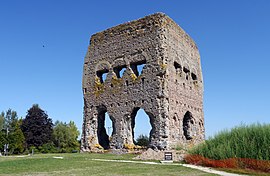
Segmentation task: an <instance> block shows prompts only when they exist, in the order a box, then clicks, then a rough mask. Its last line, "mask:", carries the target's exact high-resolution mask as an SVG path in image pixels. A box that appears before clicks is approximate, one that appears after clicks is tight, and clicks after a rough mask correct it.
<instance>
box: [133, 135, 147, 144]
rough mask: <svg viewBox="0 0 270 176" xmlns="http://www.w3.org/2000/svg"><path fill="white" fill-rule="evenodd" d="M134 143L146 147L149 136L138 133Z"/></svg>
mask: <svg viewBox="0 0 270 176" xmlns="http://www.w3.org/2000/svg"><path fill="white" fill-rule="evenodd" d="M136 145H139V146H143V147H147V146H148V145H149V138H148V136H146V135H143V134H140V135H139V136H138V138H137V139H136Z"/></svg>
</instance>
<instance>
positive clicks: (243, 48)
mask: <svg viewBox="0 0 270 176" xmlns="http://www.w3.org/2000/svg"><path fill="white" fill-rule="evenodd" d="M269 9H270V1H268V0H249V1H247V0H237V1H235V0H226V1H225V0H223V1H221V0H220V1H217V0H205V1H199V0H189V1H180V0H179V1H170V2H169V1H164V0H163V1H162V0H155V1H152V0H136V1H122V0H119V1H117V0H114V1H104V0H100V1H94V0H93V1H89V0H81V1H80V0H78V1H74V0H57V1H55V0H46V1H36V0H24V1H21V0H8V1H1V2H0V24H1V27H0V48H1V50H0V66H1V68H0V81H1V83H0V85H1V86H0V111H6V110H7V109H8V108H12V109H13V110H16V111H17V112H18V114H19V116H23V117H24V116H25V115H26V112H27V110H28V109H29V108H30V107H31V106H32V104H34V103H38V104H39V105H40V106H41V108H43V109H44V110H45V111H47V113H48V115H49V116H50V117H51V118H52V119H53V121H56V120H61V121H66V122H68V121H70V120H73V121H75V123H76V124H77V126H78V127H79V128H80V129H81V126H82V118H83V117H82V116H83V96H82V90H81V83H82V66H83V61H84V56H85V54H86V50H87V46H88V43H89V38H90V36H91V35H92V34H94V33H96V32H99V31H102V30H104V29H106V28H109V27H112V26H115V25H118V24H121V23H123V22H126V21H131V20H134V19H138V18H141V17H143V16H145V15H149V14H152V13H155V12H164V13H166V14H167V15H169V16H170V17H171V18H172V19H173V20H175V21H176V22H177V23H178V24H179V25H180V26H181V27H182V28H183V29H184V30H185V31H186V32H187V33H188V34H189V35H190V36H191V37H192V38H193V39H194V40H195V42H196V43H197V45H198V47H199V51H200V54H201V61H202V69H203V76H204V90H205V91H204V113H205V127H206V136H209V135H213V134H215V133H216V132H218V131H220V130H222V129H225V128H231V127H233V126H235V125H239V124H241V123H246V124H250V123H253V122H261V123H269V122H270V103H269V102H270V93H269V90H270V78H269V76H270V69H269V68H268V67H269V66H270V43H269V42H270V20H269V19H270V10H269ZM138 119H139V118H138ZM142 119H143V117H142ZM138 123H139V122H138ZM141 126H143V123H142V125H141ZM141 131H142V133H148V132H147V128H146V127H142V129H141Z"/></svg>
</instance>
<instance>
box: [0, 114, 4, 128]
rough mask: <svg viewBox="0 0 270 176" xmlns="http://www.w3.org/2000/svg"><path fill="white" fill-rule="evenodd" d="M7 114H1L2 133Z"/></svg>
mask: <svg viewBox="0 0 270 176" xmlns="http://www.w3.org/2000/svg"><path fill="white" fill-rule="evenodd" d="M4 122H5V113H4V112H2V113H1V114H0V132H1V131H2V130H3V129H4Z"/></svg>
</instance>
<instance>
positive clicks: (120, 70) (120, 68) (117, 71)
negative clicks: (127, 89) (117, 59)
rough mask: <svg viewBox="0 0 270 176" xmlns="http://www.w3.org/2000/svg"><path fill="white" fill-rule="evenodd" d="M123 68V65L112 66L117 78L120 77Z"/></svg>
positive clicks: (124, 67)
mask: <svg viewBox="0 0 270 176" xmlns="http://www.w3.org/2000/svg"><path fill="white" fill-rule="evenodd" d="M125 70H126V66H125V65H123V66H119V67H115V68H113V71H114V73H115V74H116V76H117V78H122V77H123V74H124V71H125Z"/></svg>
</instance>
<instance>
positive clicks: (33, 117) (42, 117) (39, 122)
mask: <svg viewBox="0 0 270 176" xmlns="http://www.w3.org/2000/svg"><path fill="white" fill-rule="evenodd" d="M21 129H22V131H23V134H24V136H25V140H26V145H27V147H28V148H29V147H30V146H35V147H39V146H42V145H43V144H46V143H49V142H51V141H52V134H53V123H52V119H50V118H49V117H48V115H47V114H46V113H45V112H44V111H43V110H42V109H40V108H39V106H38V105H37V104H34V105H33V106H32V107H31V108H30V109H29V110H28V112H27V115H26V117H25V119H23V121H22V125H21Z"/></svg>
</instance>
